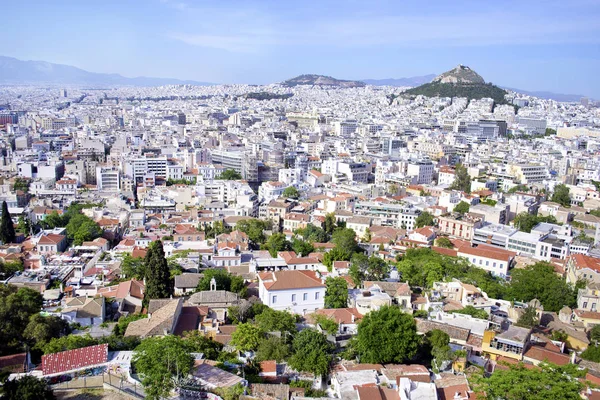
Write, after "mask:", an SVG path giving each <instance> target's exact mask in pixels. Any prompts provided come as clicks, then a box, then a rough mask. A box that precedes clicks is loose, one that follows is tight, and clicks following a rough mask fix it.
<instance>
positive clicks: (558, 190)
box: [550, 184, 571, 207]
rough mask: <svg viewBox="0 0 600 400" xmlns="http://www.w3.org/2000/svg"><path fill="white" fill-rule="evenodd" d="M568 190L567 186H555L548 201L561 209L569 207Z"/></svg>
mask: <svg viewBox="0 0 600 400" xmlns="http://www.w3.org/2000/svg"><path fill="white" fill-rule="evenodd" d="M569 193H570V190H569V187H568V186H567V185H562V184H560V185H556V186H555V187H554V192H553V193H552V197H551V199H550V201H553V202H555V203H558V204H560V205H561V206H563V207H571V197H570V196H569Z"/></svg>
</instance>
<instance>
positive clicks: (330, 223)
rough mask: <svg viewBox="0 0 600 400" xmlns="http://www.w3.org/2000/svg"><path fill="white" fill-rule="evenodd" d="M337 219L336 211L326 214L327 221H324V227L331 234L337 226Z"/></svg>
mask: <svg viewBox="0 0 600 400" xmlns="http://www.w3.org/2000/svg"><path fill="white" fill-rule="evenodd" d="M336 226H337V224H336V219H335V214H334V213H329V214H327V215H325V222H323V229H324V230H325V232H326V233H327V234H329V235H331V234H332V233H333V230H334V229H335V228H336Z"/></svg>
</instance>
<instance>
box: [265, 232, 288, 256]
mask: <svg viewBox="0 0 600 400" xmlns="http://www.w3.org/2000/svg"><path fill="white" fill-rule="evenodd" d="M264 248H265V250H268V251H269V254H270V255H271V257H277V253H278V252H280V251H287V250H290V249H291V244H290V242H288V241H287V239H286V238H285V235H284V234H283V233H274V234H272V235H271V236H269V238H268V239H267V242H266V243H265V244H264Z"/></svg>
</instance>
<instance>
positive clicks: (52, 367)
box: [42, 344, 108, 375]
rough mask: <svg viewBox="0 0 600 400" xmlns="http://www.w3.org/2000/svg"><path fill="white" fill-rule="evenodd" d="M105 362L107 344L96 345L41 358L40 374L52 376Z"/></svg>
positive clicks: (106, 358)
mask: <svg viewBox="0 0 600 400" xmlns="http://www.w3.org/2000/svg"><path fill="white" fill-rule="evenodd" d="M106 362H108V344H98V345H95V346H88V347H83V348H81V349H75V350H67V351H61V352H60V353H54V354H47V355H44V356H42V372H43V374H44V375H52V374H58V373H60V372H65V371H71V370H76V369H80V368H85V367H89V366H92V365H97V364H103V363H106Z"/></svg>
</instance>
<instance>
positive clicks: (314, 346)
mask: <svg viewBox="0 0 600 400" xmlns="http://www.w3.org/2000/svg"><path fill="white" fill-rule="evenodd" d="M333 350H334V348H333V344H331V343H330V342H329V341H327V338H326V337H325V335H323V334H322V333H320V332H319V331H317V330H315V329H303V330H302V331H301V332H299V333H298V334H297V335H296V336H295V337H294V341H293V342H292V351H293V355H292V356H291V357H290V359H289V365H290V366H291V367H292V368H294V369H296V370H298V371H303V372H312V373H313V374H315V375H321V376H323V375H326V374H327V373H328V372H329V367H330V364H331V360H332V358H331V354H332V353H333Z"/></svg>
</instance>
